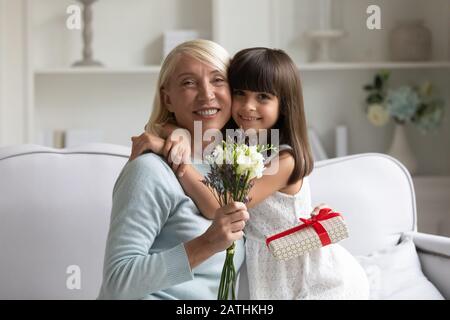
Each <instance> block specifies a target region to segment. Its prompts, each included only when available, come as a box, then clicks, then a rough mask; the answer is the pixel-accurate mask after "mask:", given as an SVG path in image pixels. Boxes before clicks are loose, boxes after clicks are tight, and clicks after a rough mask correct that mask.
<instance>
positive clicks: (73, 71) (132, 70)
mask: <svg viewBox="0 0 450 320" xmlns="http://www.w3.org/2000/svg"><path fill="white" fill-rule="evenodd" d="M160 69H161V67H160V66H158V65H149V66H141V67H140V66H137V67H121V68H108V67H105V68H101V67H76V68H70V67H68V68H67V67H66V68H46V69H36V70H35V71H34V74H35V75H66V74H67V75H77V74H85V75H90V74H105V75H106V74H149V75H155V74H158V73H159V70H160Z"/></svg>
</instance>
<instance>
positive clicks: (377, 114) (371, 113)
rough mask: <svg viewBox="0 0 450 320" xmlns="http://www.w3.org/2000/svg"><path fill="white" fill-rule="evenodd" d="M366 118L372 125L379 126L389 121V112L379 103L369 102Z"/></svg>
mask: <svg viewBox="0 0 450 320" xmlns="http://www.w3.org/2000/svg"><path fill="white" fill-rule="evenodd" d="M367 118H368V119H369V121H370V122H371V123H372V124H373V125H374V126H377V127H381V126H384V125H385V124H386V123H387V122H388V121H389V112H388V111H387V110H386V108H385V107H383V106H382V105H381V104H371V105H370V106H369V109H368V112H367Z"/></svg>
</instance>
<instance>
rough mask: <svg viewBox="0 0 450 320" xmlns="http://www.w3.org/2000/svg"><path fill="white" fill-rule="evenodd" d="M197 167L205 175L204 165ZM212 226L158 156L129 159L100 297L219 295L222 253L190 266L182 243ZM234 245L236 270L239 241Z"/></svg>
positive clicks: (117, 193)
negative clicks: (193, 266) (195, 265)
mask: <svg viewBox="0 0 450 320" xmlns="http://www.w3.org/2000/svg"><path fill="white" fill-rule="evenodd" d="M197 169H199V170H200V171H202V172H203V173H204V172H205V169H207V167H205V166H204V165H201V166H197ZM210 224H211V221H210V220H207V219H205V218H203V217H202V216H201V215H200V213H199V211H198V209H197V207H196V206H195V204H194V202H193V201H192V200H191V199H190V198H189V197H188V196H186V195H185V193H184V191H183V189H182V187H181V185H180V184H179V182H178V180H177V178H176V177H175V175H174V174H173V172H172V170H171V169H170V167H169V166H168V165H167V164H166V163H165V162H164V161H163V160H162V158H160V157H158V156H157V155H155V154H151V153H150V154H145V155H142V156H140V157H138V158H136V159H135V160H133V161H131V162H128V163H127V164H126V165H125V167H124V168H123V169H122V172H121V173H120V175H119V177H118V179H117V181H116V184H115V186H114V191H113V206H112V212H111V221H110V229H109V234H108V239H107V244H106V251H105V259H104V266H103V283H102V287H101V290H100V294H99V297H98V298H99V299H217V291H218V286H219V282H220V274H221V272H222V267H223V263H224V261H225V253H224V252H221V253H218V254H215V255H214V256H212V257H210V258H209V259H208V260H206V261H205V262H203V263H202V264H200V265H198V266H197V267H196V268H194V269H193V270H191V269H190V266H189V261H188V257H187V254H186V251H185V249H184V245H183V243H185V242H187V241H189V240H192V239H193V238H195V237H197V236H199V235H201V234H202V233H203V232H204V231H206V229H207V228H208V227H209V226H210ZM236 248H237V250H236V253H235V257H234V263H235V267H236V270H237V271H238V270H239V268H240V267H241V265H242V263H243V260H244V254H245V249H244V244H243V241H242V240H240V241H238V242H237V243H236Z"/></svg>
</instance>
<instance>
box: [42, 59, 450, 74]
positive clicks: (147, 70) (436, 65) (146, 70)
mask: <svg viewBox="0 0 450 320" xmlns="http://www.w3.org/2000/svg"><path fill="white" fill-rule="evenodd" d="M297 66H298V68H299V69H300V70H301V71H327V70H378V69H450V62H448V61H434V62H335V63H299V64H297ZM160 69H161V66H159V65H151V66H141V67H139V66H136V67H123V68H107V67H105V68H99V67H92V68H90V67H78V68H46V69H37V70H35V71H34V74H35V75H77V74H85V75H90V74H104V75H113V74H117V75H126V74H148V75H157V74H158V73H159V71H160Z"/></svg>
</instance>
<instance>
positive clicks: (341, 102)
mask: <svg viewBox="0 0 450 320" xmlns="http://www.w3.org/2000/svg"><path fill="white" fill-rule="evenodd" d="M0 1H1V2H5V1H10V0H0ZM17 1H18V2H17V4H16V6H17V8H18V7H19V3H20V4H21V5H20V6H21V7H22V9H23V12H22V24H23V32H22V33H19V32H17V34H23V35H24V43H23V49H24V52H26V53H27V56H26V57H25V63H24V64H23V68H24V69H23V70H22V69H18V70H17V71H18V72H19V73H22V74H23V75H24V78H25V85H24V92H25V97H24V103H25V104H26V107H25V108H24V112H23V117H22V120H23V122H24V123H25V125H24V132H26V133H25V134H24V141H23V142H28V143H41V142H42V139H41V136H42V134H46V133H48V131H52V130H66V129H77V128H86V129H90V128H93V129H94V128H95V129H99V130H102V131H103V132H104V133H105V134H104V140H105V142H110V143H118V144H125V145H129V136H131V135H133V134H138V133H139V132H140V131H141V130H142V128H143V126H144V123H145V122H146V121H147V119H148V116H149V114H150V111H151V105H152V101H153V96H154V90H155V84H156V79H157V75H158V72H159V70H160V63H161V60H162V48H163V42H162V41H163V40H162V35H163V32H164V31H165V30H171V29H195V30H198V31H199V32H200V33H201V34H202V35H203V37H204V38H208V39H212V40H214V41H216V42H218V43H220V44H221V45H223V46H224V47H225V48H226V49H227V50H228V51H229V52H230V53H231V54H234V53H235V52H236V51H238V50H240V49H242V48H245V47H252V46H268V47H277V48H281V49H284V50H285V51H286V52H287V53H288V54H289V55H290V56H291V57H292V58H293V59H294V61H296V63H297V65H298V68H299V70H300V71H301V72H302V82H303V86H304V97H305V106H306V109H307V117H308V121H309V122H310V124H311V125H312V127H315V128H316V132H317V133H318V134H319V137H320V138H321V140H323V142H324V146H325V148H326V149H327V151H328V153H329V154H334V150H333V148H334V136H333V135H334V128H335V127H336V126H337V125H339V124H343V125H347V126H348V128H349V138H350V141H349V151H350V152H351V153H355V152H369V151H383V150H385V148H386V147H387V145H388V142H389V141H390V137H391V132H390V128H385V129H378V128H373V127H371V126H370V124H369V123H368V122H367V119H366V118H365V115H364V113H363V111H362V109H363V108H362V104H363V101H364V95H365V93H364V92H363V91H362V85H363V84H365V83H367V82H369V81H370V80H371V79H372V77H373V74H374V73H375V72H376V71H378V70H391V71H392V73H393V79H392V80H393V84H402V83H410V82H419V81H424V80H431V81H432V82H433V83H435V84H436V85H437V87H439V88H441V91H442V92H443V95H444V98H446V99H447V101H449V100H450V93H448V84H449V83H450V31H449V30H450V2H449V1H448V0H433V1H424V0H396V1H390V0H376V1H372V0H339V1H336V0H333V1H332V2H333V3H337V2H339V8H335V10H334V11H333V17H332V23H333V25H334V26H336V27H338V28H340V29H343V30H345V31H346V36H345V37H344V38H342V39H341V40H339V42H337V43H336V46H335V48H334V57H335V61H336V62H333V63H311V62H310V53H311V50H310V48H311V43H310V42H309V41H308V39H307V37H306V36H305V33H306V32H307V31H309V30H313V29H316V28H317V27H318V18H317V17H318V14H319V12H318V8H319V4H318V1H317V0H245V1H242V0H133V1H123V0H108V1H106V0H100V1H98V2H96V3H95V4H94V5H93V13H94V20H93V21H94V25H93V30H94V39H93V49H94V57H95V58H96V59H97V60H99V61H101V62H103V63H104V64H105V68H72V67H71V65H72V63H73V62H75V61H77V60H79V59H80V56H81V49H82V41H81V30H75V31H74V30H68V29H67V28H66V26H65V22H66V18H67V16H68V15H67V13H66V8H67V6H69V5H72V4H79V3H78V2H77V1H75V0H39V1H35V0H17ZM370 4H378V5H380V7H381V9H382V30H368V29H367V28H366V27H365V23H366V18H367V14H366V8H367V6H368V5H370ZM338 9H339V10H338ZM6 14H7V13H6V12H4V13H3V17H4V16H5V15H6ZM0 18H1V17H0ZM417 18H421V19H423V20H424V21H425V25H426V26H427V27H428V28H429V29H430V30H431V31H432V34H433V56H432V59H431V61H426V62H390V61H389V56H388V52H389V50H388V38H389V33H390V31H391V30H392V28H393V27H394V25H395V23H396V21H397V20H403V19H417ZM343 79H345V81H343ZM3 81H5V77H3ZM5 104H6V103H5ZM0 113H1V111H0ZM0 116H1V115H0ZM11 126H12V125H11ZM443 130H444V132H443V135H447V136H448V134H450V125H449V124H447V125H446V127H445V128H444V129H443ZM356 132H358V137H355V133H356ZM418 139H419V140H420V139H422V140H421V143H422V144H426V143H427V141H426V140H424V139H425V138H422V137H420V138H418ZM432 139H434V141H438V142H439V139H440V138H438V139H435V138H432ZM441 141H442V139H441ZM441 144H442V143H441ZM425 149H426V148H425ZM425 149H424V150H425ZM444 149H445V148H444ZM424 150H416V151H417V152H418V154H419V158H420V157H425V153H426V152H425V151H424ZM445 150H446V149H445ZM441 159H444V160H442V161H441V162H445V161H446V159H448V160H449V161H448V162H450V150H446V151H445V154H444V156H443V157H441ZM419 160H420V159H419ZM433 161H434V160H428V159H426V161H425V162H424V161H422V163H424V164H423V165H424V166H425V167H424V168H425V170H424V171H427V172H426V173H427V174H428V173H430V172H429V171H433V172H431V174H433V173H439V172H440V171H442V170H444V172H445V173H446V174H447V173H449V174H450V168H447V167H445V166H442V165H439V164H437V161H438V160H436V162H433ZM429 168H431V169H429ZM446 168H447V169H446Z"/></svg>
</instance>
